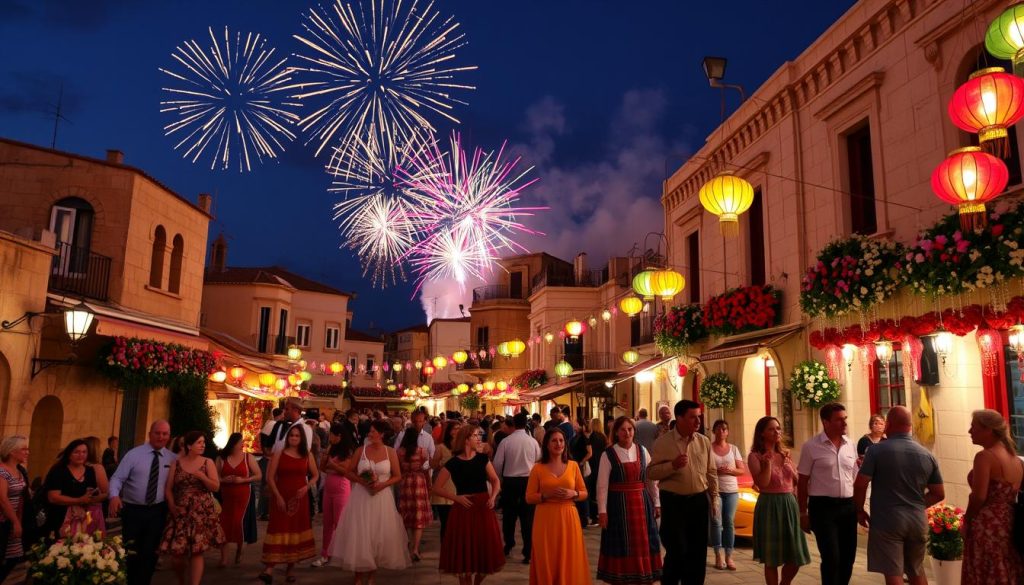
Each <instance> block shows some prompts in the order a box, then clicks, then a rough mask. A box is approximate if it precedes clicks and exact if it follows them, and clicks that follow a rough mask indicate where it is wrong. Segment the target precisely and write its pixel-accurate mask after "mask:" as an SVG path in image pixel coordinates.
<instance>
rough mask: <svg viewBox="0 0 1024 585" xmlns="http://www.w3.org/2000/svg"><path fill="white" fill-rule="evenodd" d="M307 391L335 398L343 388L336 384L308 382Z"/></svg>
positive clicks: (340, 393) (323, 396) (343, 390)
mask: <svg viewBox="0 0 1024 585" xmlns="http://www.w3.org/2000/svg"><path fill="white" fill-rule="evenodd" d="M308 392H309V393H310V394H312V395H313V396H319V397H321V398H337V397H339V396H341V395H342V393H344V392H345V389H344V388H342V387H341V386H339V385H337V384H309V387H308Z"/></svg>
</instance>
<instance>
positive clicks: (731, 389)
mask: <svg viewBox="0 0 1024 585" xmlns="http://www.w3.org/2000/svg"><path fill="white" fill-rule="evenodd" d="M700 401H701V402H702V403H704V406H706V407H708V408H728V409H730V410H731V409H732V407H733V406H734V405H735V404H736V384H734V383H733V381H732V380H730V379H729V376H727V375H725V374H724V373H721V372H719V373H717V374H711V375H710V376H708V377H707V378H705V379H704V381H703V382H701V383H700Z"/></svg>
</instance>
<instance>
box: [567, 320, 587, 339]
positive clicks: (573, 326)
mask: <svg viewBox="0 0 1024 585" xmlns="http://www.w3.org/2000/svg"><path fill="white" fill-rule="evenodd" d="M565 334H566V335H568V336H569V337H571V338H573V339H579V338H580V335H582V334H583V323H580V322H579V321H577V320H576V319H573V320H572V321H569V322H568V323H566V324H565Z"/></svg>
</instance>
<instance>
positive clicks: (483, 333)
mask: <svg viewBox="0 0 1024 585" xmlns="http://www.w3.org/2000/svg"><path fill="white" fill-rule="evenodd" d="M489 337H490V328H489V327H477V328H476V344H477V346H478V347H481V348H483V349H487V347H488V346H489V345H490V343H489V342H488V339H489Z"/></svg>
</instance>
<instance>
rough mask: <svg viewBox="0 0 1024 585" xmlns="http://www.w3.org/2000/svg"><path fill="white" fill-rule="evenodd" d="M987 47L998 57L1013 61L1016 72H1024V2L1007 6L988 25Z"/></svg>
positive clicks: (1019, 73)
mask: <svg viewBox="0 0 1024 585" xmlns="http://www.w3.org/2000/svg"><path fill="white" fill-rule="evenodd" d="M985 49H987V50H988V52H989V53H990V54H991V55H992V56H993V57H995V58H996V59H1008V60H1010V61H1012V62H1013V72H1014V74H1016V75H1022V73H1024V2H1021V3H1019V4H1014V5H1013V6H1011V7H1009V8H1007V9H1006V10H1004V11H1003V13H1002V14H1000V15H999V16H997V17H996V19H995V20H993V21H992V24H990V25H988V30H987V31H986V32H985Z"/></svg>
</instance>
